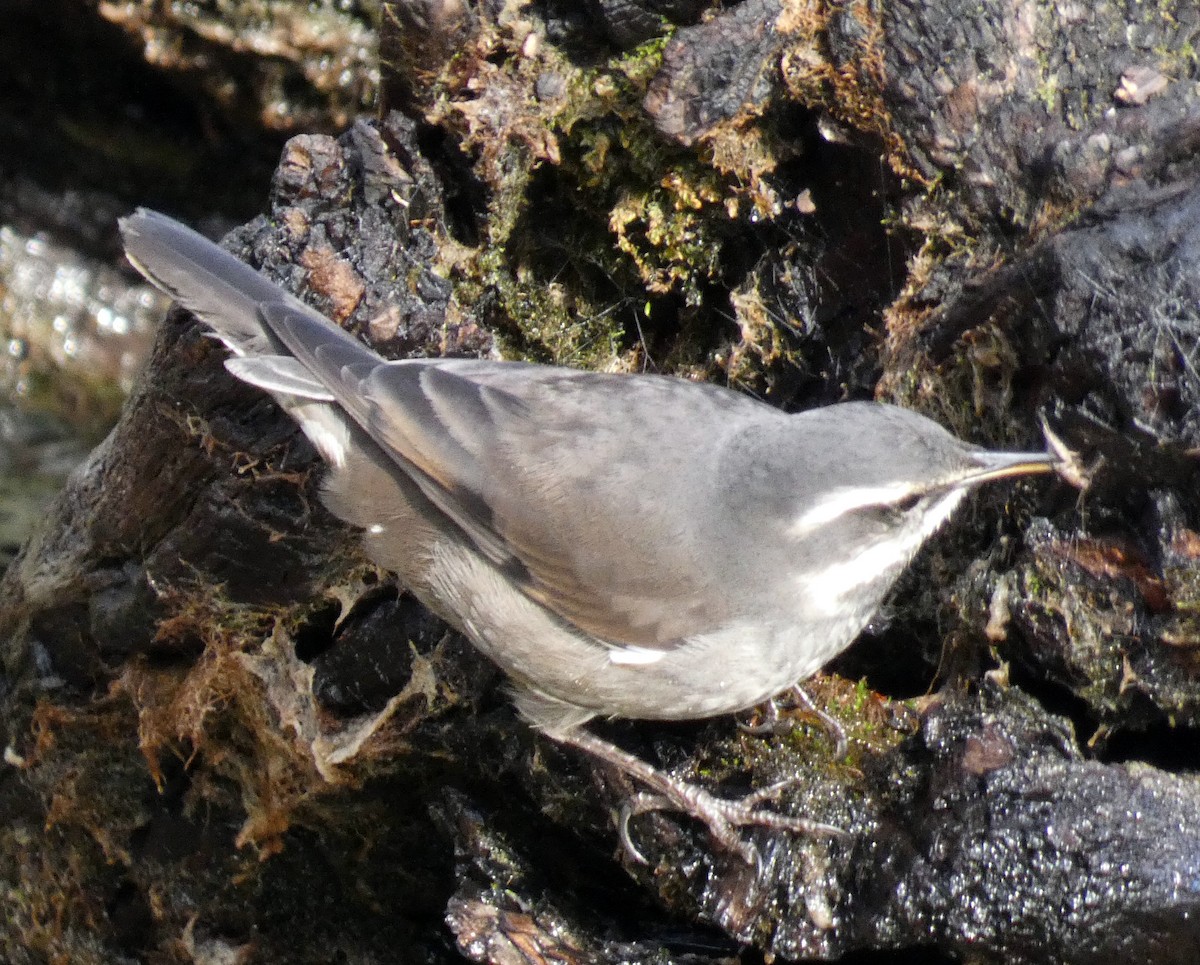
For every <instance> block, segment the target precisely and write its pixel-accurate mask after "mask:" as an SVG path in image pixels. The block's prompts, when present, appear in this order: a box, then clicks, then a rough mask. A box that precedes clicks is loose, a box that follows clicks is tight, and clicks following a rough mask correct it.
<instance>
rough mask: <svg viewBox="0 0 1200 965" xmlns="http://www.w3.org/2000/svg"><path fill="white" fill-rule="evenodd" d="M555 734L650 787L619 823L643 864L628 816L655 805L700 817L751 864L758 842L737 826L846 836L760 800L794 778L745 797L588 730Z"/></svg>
mask: <svg viewBox="0 0 1200 965" xmlns="http://www.w3.org/2000/svg"><path fill="white" fill-rule="evenodd" d="M555 736H556V738H557V739H558V740H560V741H562V742H564V743H567V744H570V745H572V746H574V747H578V748H579V749H580V750H582V751H586V752H587V753H589V754H591V755H592V756H593V757H597V758H599V759H601V760H603V761H605V762H607V763H609V764H611V765H613V766H614V767H616V768H618V769H619V770H621V771H624V772H625V773H626V774H628V775H629V776H630V777H632V778H634V779H635V780H636V781H638V782H639V783H640V784H642V785H644V786H645V787H646V788H648V789H649V790H648V791H644V792H641V793H639V794H637V795H635V796H634V797H633V798H632V799H631V800H630V801H628V802H627V803H626V804H625V806H624V807H623V808H622V809H621V813H620V816H619V818H618V823H617V833H618V835H619V837H620V840H621V844H622V846H623V847H624V848H625V851H626V853H627V854H628V855H629V857H630V858H632V859H633V860H634V861H636V862H638V863H639V864H647V863H648V862H647V861H646V858H645V856H644V855H643V854H642V853H641V851H640V850H638V848H637V846H636V845H634V843H633V839H632V837H631V836H630V833H629V822H630V820H631V819H632V818H633V817H635V816H637V815H639V814H647V813H649V812H652V811H678V812H680V813H683V814H687V815H689V816H691V817H694V818H696V819H697V820H698V821H701V822H702V823H703V824H704V825H705V827H707V828H708V831H709V833H710V834H711V835H712V837H713V840H714V841H716V842H717V844H718V845H719V846H720V847H722V848H724V849H725V850H727V851H731V852H733V853H734V854H736V855H738V856H739V857H740V858H742V860H744V861H745V862H746V863H747V864H752V865H756V866H757V865H758V864H759V856H758V851H757V849H756V848H755V847H754V845H752V844H750V843H749V842H747V841H744V840H743V839H742V837H741V835H740V834H739V833H738V828H741V827H745V826H747V825H757V826H759V827H768V828H775V829H778V830H781V831H794V832H796V833H798V834H823V835H829V836H831V837H844V836H845V833H846V832H844V831H843V830H842V829H841V828H837V827H834V826H833V825H831V824H823V823H821V822H820V821H811V820H809V819H808V818H800V817H793V816H790V815H786V814H780V813H778V812H776V811H773V810H771V809H769V808H764V807H762V806H761V805H762V804H763V803H764V802H766V801H771V800H774V799H775V798H777V797H778V796H779V794H780V793H781V792H783V791H784V790H785V789H786V788H787V787H789V786H790V785H792V784H794V783H795V779H788V780H783V781H778V782H776V783H774V784H770V785H768V786H767V787H763V788H759V789H758V790H756V791H753V792H751V793H750V794H747V795H745V796H743V797H741V798H736V799H734V798H722V797H717V796H716V795H715V794H713V793H711V792H710V791H708V790H706V789H705V788H702V787H700V786H699V785H697V784H692V783H690V782H688V781H685V780H683V779H682V778H678V777H674V776H672V775H670V774H666V773H664V772H663V771H660V770H658V768H656V767H653V766H651V765H650V764H647V763H646V762H645V761H643V760H642V759H641V758H639V757H635V756H634V755H632V754H629V753H627V752H626V751H623V750H621V748H619V747H617V746H616V745H614V744H611V743H609V742H608V741H606V740H602V739H601V738H599V737H596V736H595V735H594V734H592V733H589V732H588V731H585V730H582V729H579V730H572V731H570V732H568V733H566V734H559V735H555Z"/></svg>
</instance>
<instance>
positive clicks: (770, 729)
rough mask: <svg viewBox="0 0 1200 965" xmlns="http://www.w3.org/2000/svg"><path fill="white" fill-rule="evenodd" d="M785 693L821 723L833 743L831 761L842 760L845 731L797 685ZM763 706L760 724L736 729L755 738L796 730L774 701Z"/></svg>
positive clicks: (846, 741) (846, 746) (847, 743)
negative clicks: (781, 713)
mask: <svg viewBox="0 0 1200 965" xmlns="http://www.w3.org/2000/svg"><path fill="white" fill-rule="evenodd" d="M787 693H788V694H789V695H790V696H791V698H792V700H793V701H794V702H795V703H796V704H798V705H799V706H800V707H801V708H802V709H803V710H804V711H805V712H806V713H808V714H811V715H812V716H814V717H816V718H817V720H819V721H820V722H821V727H822V728H823V729H824V730H825V733H826V735H827V736H828V737H829V739H830V740H832V741H833V759H834V760H835V761H840V760H842V758H844V757H845V756H846V754H847V753H848V752H849V750H850V740H849V738H848V737H847V736H846V729H845V728H844V727H842V725H841V724H840V723H839V722H838V721H837V720H836V719H835V718H833V717H832V716H830V715H829V714H827V713H826V712H825V711H823V710H822V709H821V708H820V707H818V706H817V705H816V704H815V703H814V702H813V699H812V697H810V696H809V695H808V691H806V690H805V689H804V688H803V687H801V686H800V685H799V684H796V685H795V686H793V687H792V689H791V690H790V691H788V692H787ZM763 706H764V711H763V722H762V723H761V724H742V723H739V724H738V729H739V730H741V731H742V733H744V734H751V735H753V736H755V737H772V736H778V737H783V736H786V735H787V734H790V733H791V732H792V731H793V730H795V729H796V722H795V721H794V720H792V719H791V718H788V717H783V716H782V715H780V713H779V707H778V705H777V704H776V703H775V699H772V700H768V701H767V702H766V704H764V705H763Z"/></svg>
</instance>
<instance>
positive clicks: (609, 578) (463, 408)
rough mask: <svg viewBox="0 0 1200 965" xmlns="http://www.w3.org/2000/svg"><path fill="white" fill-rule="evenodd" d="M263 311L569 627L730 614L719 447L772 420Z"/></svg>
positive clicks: (287, 310)
mask: <svg viewBox="0 0 1200 965" xmlns="http://www.w3.org/2000/svg"><path fill="white" fill-rule="evenodd" d="M260 313H261V315H262V318H263V320H264V321H265V322H266V323H267V325H268V326H269V327H270V329H271V330H272V332H273V333H274V334H275V335H276V336H278V338H279V339H280V340H281V341H282V342H283V343H284V344H285V345H286V346H287V348H288V349H289V350H290V351H291V352H292V353H293V354H294V355H295V356H296V358H297V359H298V360H299V361H300V362H301V363H302V365H303V366H304V368H305V369H307V370H309V371H310V372H312V373H313V375H314V376H315V377H316V378H317V380H318V381H320V382H321V383H322V384H323V385H324V386H325V387H327V388H328V390H329V392H330V394H331V395H332V396H333V397H334V398H335V399H336V400H337V402H338V404H339V405H341V406H342V407H343V408H344V409H345V410H346V411H347V412H348V413H349V415H350V416H351V417H352V418H353V419H354V421H356V422H357V423H358V424H359V425H361V426H362V427H363V428H364V429H365V430H366V431H367V433H368V434H369V435H370V436H371V438H372V439H373V440H374V441H375V442H376V443H377V444H379V445H380V446H381V447H382V448H383V450H384V451H385V452H386V453H387V455H388V456H389V457H390V458H391V459H392V460H393V461H394V462H395V463H397V464H398V465H399V466H400V467H401V468H403V469H404V471H405V472H406V473H408V474H409V475H410V476H411V477H412V478H413V479H414V480H415V481H416V483H417V484H418V486H420V488H421V489H422V491H423V492H424V493H425V495H426V496H427V497H428V498H429V499H430V501H431V502H433V504H434V505H435V506H437V507H438V508H439V509H440V510H441V511H442V512H444V513H445V514H446V515H447V516H448V517H449V518H450V519H451V520H453V521H454V523H455V524H457V525H458V526H459V527H460V528H461V529H462V530H463V531H464V532H465V533H466V534H467V535H468V536H469V537H470V539H471V540H472V541H473V543H474V544H475V546H476V547H477V548H478V549H479V551H480V552H482V553H483V554H485V555H486V556H487V557H488V558H489V559H490V560H491V561H492V562H493V563H495V564H496V565H497V566H498V567H501V568H502V569H503V570H504V572H505V573H506V574H507V575H508V576H510V577H511V578H512V579H514V580H515V581H516V582H517V583H518V584H519V585H520V586H521V587H522V588H523V589H524V591H525V592H526V593H527V594H528V595H529V596H530V597H532V598H533V599H535V600H537V601H538V602H540V603H542V604H543V605H545V606H546V607H548V608H549V609H550V610H552V611H554V612H555V613H557V614H559V615H560V616H561V617H562V618H563V619H565V620H567V621H569V622H570V623H572V624H574V625H575V626H577V627H579V628H580V629H581V630H584V631H585V632H587V633H589V634H591V635H593V636H595V637H597V638H599V639H601V640H605V641H608V642H610V643H612V644H614V645H618V646H620V645H632V646H637V647H649V648H654V647H666V646H671V645H672V644H674V643H676V642H677V641H680V640H683V639H685V638H687V637H689V636H693V635H695V634H698V633H701V632H704V631H709V630H712V629H713V627H714V625H715V624H717V623H719V622H720V621H721V620H723V619H724V618H725V617H726V616H727V615H728V611H729V609H730V607H731V606H732V604H733V602H734V601H733V598H732V597H733V591H732V590H731V588H730V587H728V586H725V585H722V584H721V583H720V582H719V581H718V580H717V579H716V578H715V577H714V567H713V565H712V564H713V558H714V555H715V554H719V553H722V552H724V549H725V547H723V546H722V545H721V544H720V540H719V538H718V537H716V536H714V535H713V534H711V533H710V532H709V531H708V530H707V529H706V526H705V512H706V507H707V506H710V505H711V498H712V497H711V492H710V487H711V486H712V485H714V484H715V483H714V480H713V478H712V477H713V476H715V474H716V472H717V468H716V465H715V461H716V460H715V459H714V458H713V453H714V452H715V447H718V446H719V445H720V441H721V437H722V436H723V434H725V433H727V432H730V431H733V430H734V429H735V428H736V425H737V422H738V420H739V419H744V418H746V417H747V412H751V411H754V412H755V413H756V410H757V409H758V408H762V409H763V410H764V411H766V412H771V411H772V410H769V409H767V408H766V407H760V406H759V405H758V404H757V403H754V402H752V401H750V400H743V399H742V398H741V397H740V396H737V395H735V394H733V393H727V392H722V391H720V390H710V389H709V388H707V387H701V386H694V385H689V384H687V383H683V382H680V381H678V380H673V379H665V378H657V377H649V376H648V377H631V376H603V375H597V374H594V373H582V372H573V371H570V370H566V369H555V368H551V367H547V366H532V365H519V364H514V363H495V362H482V361H474V360H429V361H422V360H409V361H404V362H391V363H385V362H383V361H382V360H381V359H380V358H379V357H378V356H377V355H375V354H374V353H373V352H371V351H370V350H369V349H367V348H366V346H364V345H363V344H362V343H360V342H358V341H357V340H356V339H354V338H353V337H351V336H349V335H348V334H346V333H345V332H343V331H342V330H341V329H338V328H336V327H335V326H332V325H331V324H330V323H328V322H326V321H325V320H323V319H313V318H312V317H311V315H310V314H309V313H307V312H295V311H293V310H292V307H291V306H290V305H289V304H287V303H284V302H275V303H271V304H267V305H264V306H261V308H260ZM635 386H636V391H633V392H631V391H630V390H631V389H634V388H635ZM680 393H682V394H683V395H682V397H680V395H679V394H680ZM681 403H682V405H681ZM719 571H720V568H719V567H718V568H716V572H719Z"/></svg>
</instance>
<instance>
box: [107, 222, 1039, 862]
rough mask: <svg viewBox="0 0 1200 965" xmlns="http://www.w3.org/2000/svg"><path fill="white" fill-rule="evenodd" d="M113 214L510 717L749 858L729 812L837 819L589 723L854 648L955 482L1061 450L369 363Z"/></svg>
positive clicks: (889, 413)
mask: <svg viewBox="0 0 1200 965" xmlns="http://www.w3.org/2000/svg"><path fill="white" fill-rule="evenodd" d="M121 230H122V232H123V234H124V239H125V248H126V252H127V254H128V257H129V260H130V261H131V262H132V263H133V264H134V265H135V266H136V267H137V268H138V269H139V270H140V271H141V272H142V274H144V275H145V276H146V277H147V278H148V279H149V280H150V281H151V282H153V283H154V284H155V285H156V286H158V287H159V288H161V289H162V290H163V291H164V292H166V293H167V294H168V295H170V296H172V297H173V298H174V299H175V300H176V301H178V302H179V303H180V304H181V305H183V306H184V307H185V308H187V309H188V310H189V311H191V312H192V313H193V314H195V315H196V316H197V317H198V318H199V319H200V320H201V321H203V322H204V323H205V324H206V325H208V326H209V327H210V328H211V329H212V330H213V332H214V333H215V335H216V336H217V337H218V338H219V339H220V340H221V341H222V342H224V343H225V345H226V346H228V348H229V349H230V350H231V351H232V352H233V355H234V357H233V358H231V359H229V360H228V361H227V362H226V367H227V368H228V369H229V371H230V372H232V373H233V374H234V375H235V376H236V377H237V378H239V379H241V380H243V381H245V382H248V383H250V384H252V385H255V386H258V387H260V388H262V389H264V390H266V391H267V392H269V393H270V394H271V395H272V396H273V397H274V398H275V399H276V400H277V401H278V403H279V404H280V405H281V406H282V407H283V408H284V409H285V410H286V411H287V412H288V413H289V414H290V415H291V416H292V418H294V419H295V420H296V421H297V422H298V423H299V425H300V427H301V429H303V431H304V432H305V434H306V435H307V436H308V437H309V439H311V440H312V442H313V444H314V445H315V446H316V448H317V449H318V451H319V452H320V453H321V455H322V456H323V457H324V459H325V461H326V462H327V463H328V464H329V467H330V471H329V473H328V475H327V477H326V479H325V481H324V489H323V498H324V502H325V504H326V505H327V506H328V507H329V509H330V510H331V511H332V512H333V513H334V514H336V515H337V516H338V517H340V518H341V519H343V520H345V521H346V522H348V523H351V524H353V525H354V526H358V527H360V528H361V529H362V530H363V544H364V547H365V550H366V553H367V555H368V556H369V557H370V558H371V560H372V561H374V562H375V563H376V564H377V565H379V566H380V567H382V568H384V569H386V570H390V571H391V572H393V573H395V574H396V575H397V576H398V577H399V579H400V581H401V582H402V583H403V584H404V585H405V586H407V587H408V588H409V589H411V590H412V592H413V593H414V594H416V596H417V597H418V598H419V599H420V600H421V601H422V602H423V603H425V605H426V606H428V607H429V608H430V609H431V610H433V611H434V612H435V613H437V614H439V615H440V616H441V617H443V618H444V619H445V620H446V621H448V622H449V623H450V624H452V625H453V626H455V627H457V628H458V629H460V630H461V631H462V632H463V633H465V634H466V635H467V637H468V638H470V640H471V641H472V643H474V645H475V646H476V647H478V648H479V649H480V650H481V651H482V652H483V653H484V654H485V655H487V656H488V657H489V658H490V659H491V660H493V661H494V662H495V663H496V664H498V665H499V666H500V667H501V668H502V669H503V670H504V671H505V672H506V673H507V674H508V676H509V677H510V678H511V680H512V684H513V695H514V699H515V701H516V704H517V707H518V708H519V710H520V712H521V714H522V715H523V716H524V717H525V718H526V719H527V720H528V721H529V722H530V723H532V724H533V726H534V727H536V728H538V729H539V730H541V731H542V732H543V733H545V734H546V735H547V736H549V737H551V738H553V739H555V740H557V741H560V742H562V743H564V744H568V745H571V746H574V747H577V748H579V749H581V750H583V751H586V752H588V753H590V754H593V755H595V756H597V757H599V758H601V759H603V760H605V761H608V762H610V763H611V764H613V765H615V766H616V767H618V768H620V769H622V770H623V771H625V772H626V773H628V774H630V775H631V776H633V777H634V778H636V779H637V780H638V781H639V782H641V783H642V784H643V785H644V786H645V787H647V788H649V790H650V792H652V793H651V794H648V795H642V796H641V797H640V798H639V799H638V801H637V803H636V805H635V806H634V809H635V810H637V811H642V810H649V809H654V808H661V807H670V808H673V809H678V810H681V811H684V812H686V813H689V814H691V815H693V816H695V817H697V818H699V819H700V820H702V821H704V822H705V823H706V824H707V826H708V828H709V829H710V831H711V833H712V834H713V835H714V837H715V838H716V839H717V840H718V841H719V842H720V843H722V844H723V845H725V846H726V847H728V848H731V849H733V850H736V851H738V852H739V853H741V854H743V855H748V856H752V855H753V853H754V852H753V849H752V848H750V847H749V846H747V845H746V844H744V843H743V842H742V841H741V839H740V836H739V835H738V833H737V830H736V829H737V827H738V826H739V825H746V824H768V825H772V826H775V827H781V828H786V829H792V830H799V831H817V832H827V833H837V829H836V828H832V827H829V826H828V825H822V824H819V823H817V822H812V821H807V820H805V819H803V818H795V817H788V816H785V815H782V814H779V813H776V812H775V811H772V810H768V809H765V808H761V807H760V806H759V805H760V804H761V802H762V801H763V800H764V799H765V798H766V797H768V796H769V795H770V794H771V793H773V792H774V791H775V790H778V788H771V789H768V791H767V792H765V793H763V792H760V793H758V794H755V795H751V796H750V797H748V798H745V799H741V800H729V799H724V798H721V797H718V796H716V795H713V794H711V793H710V792H709V791H707V790H705V789H704V788H702V787H700V786H698V785H695V784H690V783H687V782H684V781H682V780H681V779H678V778H676V777H673V776H671V775H668V774H665V773H663V772H661V771H659V770H657V769H655V768H653V767H652V766H650V765H649V764H647V763H646V762H645V761H642V760H641V759H639V758H637V757H635V756H633V755H631V754H628V753H627V752H625V751H623V750H621V749H620V748H618V747H616V746H615V745H613V744H611V743H610V742H607V741H604V740H602V739H600V738H598V737H597V736H595V735H594V734H592V733H591V732H589V731H588V730H587V729H585V728H584V726H583V725H584V724H585V723H586V722H587V721H589V720H590V719H591V718H593V717H629V718H641V719H652V720H685V719H693V718H703V717H710V716H714V715H717V714H727V713H733V712H736V711H740V710H744V709H746V708H749V707H752V706H754V705H756V704H759V703H762V702H764V701H767V700H770V699H771V698H772V697H774V696H775V695H777V694H779V693H780V692H782V691H784V690H787V689H789V688H791V687H793V685H795V684H796V683H797V682H799V681H801V680H804V679H805V678H807V677H808V676H810V675H811V674H813V673H815V672H816V671H817V670H818V669H820V667H821V666H822V665H823V664H825V663H826V662H828V661H829V660H830V659H831V658H833V657H834V656H836V655H837V654H839V653H841V652H842V651H843V650H844V649H846V647H848V646H849V645H850V644H851V643H852V642H853V641H854V639H855V638H856V637H857V636H858V634H859V633H860V632H861V631H862V629H863V627H864V626H865V625H866V624H867V622H868V621H869V620H870V619H871V617H872V616H873V615H874V613H875V611H876V609H877V608H878V607H879V605H880V603H881V602H882V601H883V599H884V596H885V595H886V594H887V592H888V589H889V588H890V587H891V586H892V584H893V583H894V582H895V580H896V578H897V577H898V576H899V575H900V573H901V571H902V570H903V569H904V567H905V565H906V564H907V563H908V561H909V560H910V559H911V558H912V556H913V554H914V553H915V552H916V551H917V550H918V549H919V548H920V546H921V545H922V544H923V543H924V542H925V540H926V539H928V538H929V536H930V535H932V534H933V532H934V531H935V530H936V529H937V528H938V527H939V526H941V525H942V524H943V523H944V522H945V521H946V520H947V519H948V518H949V517H950V515H951V513H952V512H953V511H954V509H955V508H956V507H957V506H958V505H959V504H960V503H961V502H962V500H963V498H964V497H965V496H966V495H967V493H968V492H969V491H970V490H972V489H973V488H975V487H976V486H978V485H980V484H982V483H984V482H988V481H989V480H994V479H1001V478H1005V477H1009V476H1018V475H1022V474H1026V473H1036V472H1045V471H1047V470H1050V469H1053V468H1054V465H1055V462H1056V459H1055V457H1054V456H1052V455H1049V454H1046V453H1030V452H1019V453H1010V452H989V451H987V450H984V449H980V448H978V447H977V446H973V445H969V444H967V443H965V442H962V441H961V440H959V439H956V438H955V437H954V436H952V435H951V434H950V433H948V432H947V431H946V430H945V429H943V428H942V427H941V426H939V425H937V424H936V423H935V422H932V421H931V420H929V419H927V418H925V417H924V416H921V415H918V414H916V413H914V412H910V411H908V410H906V409H901V408H898V407H895V406H890V405H881V404H875V403H860V402H854V403H845V404H841V405H834V406H829V407H827V408H823V409H816V410H813V411H809V412H803V413H800V414H797V415H788V414H785V413H783V412H780V411H778V410H777V409H774V408H772V407H770V406H768V405H765V404H763V403H761V402H757V401H755V400H753V399H750V398H748V397H746V396H743V395H740V394H738V393H736V392H732V391H730V390H728V389H723V388H720V387H717V386H713V385H704V384H698V383H693V382H687V381H684V380H682V379H677V378H671V377H665V376H656V375H606V374H600V373H593V372H579V371H574V370H570V369H565V368H555V367H551V366H544V365H531V364H524V363H518V362H494V361H481V360H474V359H406V360H402V361H385V360H384V359H383V358H381V357H380V356H379V355H377V354H376V353H375V352H373V351H372V350H371V349H370V348H368V347H367V346H366V345H364V344H362V343H361V342H360V341H358V340H357V339H355V338H354V337H352V336H351V335H349V334H348V333H346V332H345V331H343V330H342V329H341V328H339V327H338V326H337V325H336V324H335V323H333V322H332V321H330V320H329V319H327V318H326V317H325V316H323V315H321V314H320V313H319V312H317V311H316V310H314V309H312V308H310V307H308V306H307V305H305V304H304V303H303V302H301V301H300V300H299V299H298V298H296V297H294V296H293V295H290V294H288V293H287V292H285V291H284V290H282V289H281V288H279V287H278V286H277V285H275V284H273V283H272V282H270V281H268V280H267V279H266V278H265V277H263V276H262V275H260V274H259V273H258V272H256V271H254V270H253V269H252V268H250V267H249V266H247V265H245V264H243V263H242V262H240V261H238V260H237V259H236V258H234V257H233V256H232V255H230V254H228V253H227V252H225V251H224V250H222V249H221V248H219V247H217V246H216V245H215V244H213V243H212V242H210V241H208V240H207V239H205V238H203V237H202V236H200V235H198V234H196V233H195V232H193V231H191V230H190V229H188V228H186V227H185V226H183V225H181V224H179V223H178V222H176V221H174V220H172V219H170V218H168V217H166V216H164V215H161V214H157V213H155V212H152V211H147V210H144V209H143V210H139V211H138V212H137V213H136V214H134V215H132V216H130V217H128V218H125V219H123V220H122V222H121ZM627 816H628V812H627V815H626V821H627ZM621 831H622V840H623V841H624V842H625V843H626V846H627V847H628V848H629V849H630V851H631V852H632V853H633V854H634V855H635V856H636V854H637V853H636V850H635V849H634V848H633V846H632V844H631V842H630V841H629V838H628V829H627V826H626V822H623V823H622V828H621Z"/></svg>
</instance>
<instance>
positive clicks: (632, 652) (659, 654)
mask: <svg viewBox="0 0 1200 965" xmlns="http://www.w3.org/2000/svg"><path fill="white" fill-rule="evenodd" d="M666 655H667V651H665V650H652V649H651V648H649V647H621V648H619V649H617V650H610V651H609V652H608V662H609V663H617V664H623V665H626V666H637V667H644V666H646V665H647V664H652V663H658V662H659V661H660V660H661V659H662V658H663V657H665V656H666Z"/></svg>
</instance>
